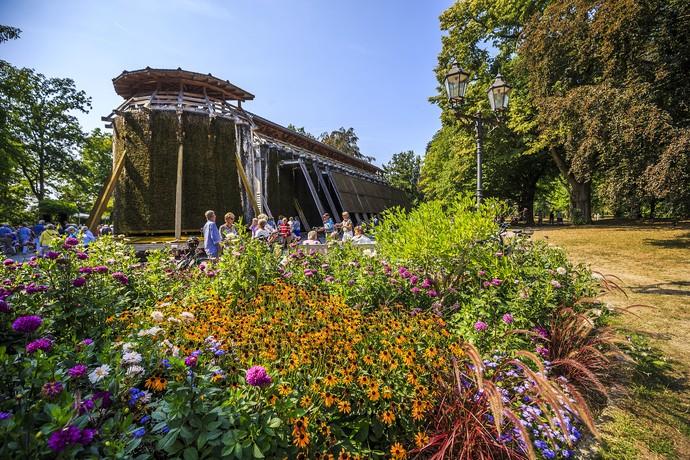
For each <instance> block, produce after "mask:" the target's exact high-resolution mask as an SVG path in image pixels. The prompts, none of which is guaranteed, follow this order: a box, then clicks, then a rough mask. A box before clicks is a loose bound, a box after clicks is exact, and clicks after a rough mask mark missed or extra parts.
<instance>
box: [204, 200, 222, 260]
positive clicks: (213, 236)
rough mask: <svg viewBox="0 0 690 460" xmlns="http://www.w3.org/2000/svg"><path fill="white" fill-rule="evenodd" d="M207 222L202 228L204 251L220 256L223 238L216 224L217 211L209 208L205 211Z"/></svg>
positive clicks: (207, 253)
mask: <svg viewBox="0 0 690 460" xmlns="http://www.w3.org/2000/svg"><path fill="white" fill-rule="evenodd" d="M205 216H206V224H204V228H203V229H202V231H203V234H204V251H206V255H207V256H209V257H218V256H219V255H220V242H221V241H222V240H223V238H221V236H220V232H219V231H218V226H217V225H216V213H215V212H213V211H211V210H208V211H206V213H205Z"/></svg>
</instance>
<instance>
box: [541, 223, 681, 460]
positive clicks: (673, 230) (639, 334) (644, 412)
mask: <svg viewBox="0 0 690 460" xmlns="http://www.w3.org/2000/svg"><path fill="white" fill-rule="evenodd" d="M544 238H547V239H548V241H549V242H551V243H553V244H555V245H558V246H561V247H563V248H564V249H565V250H566V251H568V253H569V254H570V257H571V258H572V259H573V260H575V261H578V262H582V263H585V264H587V265H589V266H590V267H591V268H592V270H594V271H598V272H600V273H602V274H605V275H613V276H615V277H617V278H611V279H613V280H614V281H616V282H617V284H618V285H619V286H620V287H622V288H623V289H624V290H625V294H626V295H621V294H617V295H615V296H609V297H604V299H605V300H607V301H609V302H611V303H612V304H613V305H615V307H616V308H618V309H619V310H622V309H623V308H625V307H628V306H632V305H639V306H635V307H631V308H630V309H629V312H621V313H620V315H618V316H617V317H616V320H615V321H616V326H617V327H618V328H619V330H620V333H621V336H622V337H623V339H624V342H625V345H626V348H627V350H628V351H629V353H630V354H631V356H632V357H633V358H635V361H636V364H635V367H634V370H633V372H632V374H631V375H630V377H629V381H628V384H627V394H620V395H611V396H612V404H611V406H609V407H608V408H607V409H606V410H605V411H604V412H603V414H601V417H600V421H599V426H600V429H601V432H602V444H601V449H600V452H599V453H598V455H597V457H596V458H601V459H607V460H608V459H611V460H613V459H617V460H618V459H690V223H688V222H684V223H679V224H677V225H675V226H672V225H671V224H669V223H632V222H624V221H616V220H604V221H600V222H597V223H596V224H595V225H588V226H581V227H573V226H563V227H558V226H555V227H550V226H545V227H541V228H538V229H537V231H536V232H535V234H534V236H533V239H544Z"/></svg>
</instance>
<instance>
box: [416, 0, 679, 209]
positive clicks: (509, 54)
mask: <svg viewBox="0 0 690 460" xmlns="http://www.w3.org/2000/svg"><path fill="white" fill-rule="evenodd" d="M440 20H441V29H442V30H446V31H448V35H447V36H445V37H443V38H442V41H443V49H442V51H441V53H440V54H439V65H438V67H437V69H436V71H437V76H438V79H439V82H442V81H443V77H444V76H445V73H446V72H447V70H448V68H449V67H450V63H451V62H452V61H453V60H457V61H458V62H459V63H460V64H461V65H462V66H463V67H464V68H466V69H467V70H470V71H471V72H472V74H473V77H472V78H473V83H475V84H471V85H470V87H469V88H468V94H467V98H466V99H467V101H466V104H465V107H464V111H465V113H474V112H476V110H477V109H486V100H485V95H484V91H485V90H486V88H488V86H489V84H490V81H491V78H492V76H493V75H494V74H495V73H497V72H498V71H499V70H500V72H501V73H502V74H503V75H504V76H505V77H506V81H508V82H510V83H511V84H512V85H513V86H514V90H513V94H512V95H511V107H510V111H509V117H508V119H507V123H506V126H505V130H504V131H503V132H498V133H494V134H497V136H488V137H487V139H486V142H487V147H488V148H487V149H486V151H487V152H491V153H490V154H489V155H487V156H486V158H487V180H486V182H485V184H486V188H487V189H488V190H489V191H490V192H491V193H492V194H496V195H497V196H501V197H507V196H508V193H507V191H508V190H511V189H515V187H516V185H517V184H519V183H524V182H525V181H527V182H530V181H531V179H528V178H524V177H522V178H520V177H519V175H516V174H515V172H517V171H520V172H521V173H522V172H524V171H525V168H528V169H530V170H532V172H533V174H532V175H531V176H530V177H532V176H534V177H537V179H538V176H539V175H540V174H547V175H548V174H552V173H551V171H552V170H553V168H555V167H557V168H558V170H559V171H560V173H561V175H562V176H563V179H564V182H565V184H566V185H567V188H568V191H569V193H570V207H571V213H572V216H574V217H577V216H580V217H581V218H582V220H583V221H587V220H588V219H589V218H590V215H591V199H592V191H593V190H594V191H596V193H598V195H599V198H600V199H601V202H602V203H604V204H605V205H606V206H608V208H609V209H611V210H614V211H620V212H627V213H630V214H639V212H640V210H641V209H642V208H643V207H650V206H651V208H652V209H653V207H654V204H655V203H660V202H661V203H664V204H665V205H666V206H667V208H668V209H670V210H671V211H672V212H675V213H679V212H682V213H685V214H687V213H688V212H689V211H690V206H688V203H690V201H689V200H688V195H689V194H690V192H687V193H686V191H687V190H689V189H690V187H688V186H687V185H688V183H689V182H688V181H689V179H690V170H689V169H688V165H689V162H690V160H688V156H689V155H688V148H687V147H688V145H689V144H690V142H689V140H688V124H689V123H690V121H689V120H690V117H688V115H689V113H690V111H689V109H688V99H687V97H685V95H686V94H687V90H688V89H689V88H688V86H690V81H689V80H688V79H687V75H688V73H689V71H690V65H689V62H690V49H689V47H690V5H689V4H688V2H685V1H682V0H652V1H646V0H616V1H614V0H548V1H545V0H541V1H530V0H518V1H514V2H492V1H489V0H466V1H459V2H456V3H455V4H454V5H453V6H451V7H450V8H449V9H448V10H446V11H445V12H444V13H443V14H442V15H441V18H440ZM438 90H439V94H438V95H437V96H435V97H433V98H431V100H432V102H434V103H437V104H439V106H441V107H442V108H443V109H444V113H443V115H442V122H443V128H442V129H441V131H440V132H439V133H438V134H437V136H435V137H434V139H433V140H432V142H431V146H430V148H429V152H428V154H427V157H426V158H425V164H424V169H423V171H422V176H423V179H422V183H423V186H424V189H425V191H427V193H428V194H429V195H430V196H433V195H435V194H437V193H438V191H439V190H446V191H452V190H454V189H455V188H457V187H449V186H445V185H443V182H444V181H446V180H447V179H448V178H450V176H451V175H450V174H447V173H445V172H443V168H442V166H443V164H448V165H453V167H457V169H456V172H457V173H459V174H460V175H464V176H465V177H464V178H463V179H461V180H457V181H456V183H466V184H467V185H469V183H470V182H471V180H470V177H469V175H470V174H472V169H473V168H472V166H471V164H472V159H471V139H467V137H468V136H469V133H467V132H463V131H462V130H459V129H457V128H456V127H455V125H456V124H457V122H456V121H455V119H454V116H453V113H452V110H450V107H449V106H448V103H447V101H446V99H445V96H444V91H443V88H442V87H441V86H439V88H438ZM545 155H548V156H550V161H548V163H549V164H548V165H544V159H545V158H547V157H545ZM540 165H541V166H540ZM439 166H441V167H439ZM492 171H493V172H492ZM506 178H514V179H515V181H514V183H513V184H512V185H511V186H509V187H506V185H508V184H507V183H505V184H502V182H505V180H506ZM509 182H510V181H509ZM542 182H543V183H548V182H549V181H542ZM679 190H681V192H680V193H678V192H677V191H679ZM528 195H529V194H528ZM528 195H527V196H528ZM527 199H529V198H527Z"/></svg>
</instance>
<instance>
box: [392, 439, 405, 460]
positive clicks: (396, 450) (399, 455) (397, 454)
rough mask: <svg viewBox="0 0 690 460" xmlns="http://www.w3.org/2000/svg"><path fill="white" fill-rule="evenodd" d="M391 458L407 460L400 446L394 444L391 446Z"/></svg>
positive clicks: (397, 443)
mask: <svg viewBox="0 0 690 460" xmlns="http://www.w3.org/2000/svg"><path fill="white" fill-rule="evenodd" d="M391 456H392V457H393V458H394V459H396V460H401V459H403V458H407V452H406V451H405V449H404V448H403V446H402V444H400V443H399V442H396V443H395V444H393V445H392V446H391Z"/></svg>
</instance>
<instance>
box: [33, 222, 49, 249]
mask: <svg viewBox="0 0 690 460" xmlns="http://www.w3.org/2000/svg"><path fill="white" fill-rule="evenodd" d="M45 224H46V221H45V220H39V221H38V223H37V224H36V225H34V228H33V231H34V244H35V245H36V252H38V253H39V254H40V253H41V243H39V240H40V239H41V233H43V230H45V229H46V225H45Z"/></svg>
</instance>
